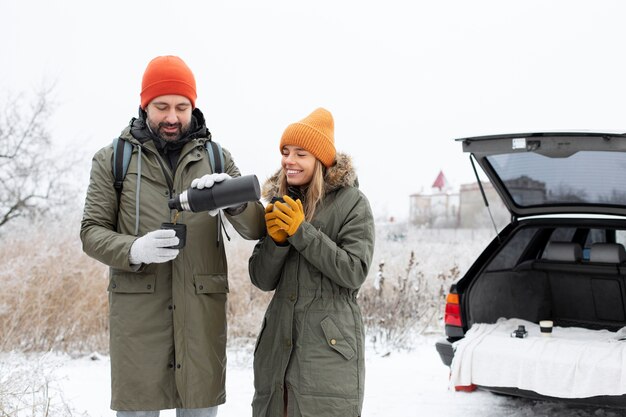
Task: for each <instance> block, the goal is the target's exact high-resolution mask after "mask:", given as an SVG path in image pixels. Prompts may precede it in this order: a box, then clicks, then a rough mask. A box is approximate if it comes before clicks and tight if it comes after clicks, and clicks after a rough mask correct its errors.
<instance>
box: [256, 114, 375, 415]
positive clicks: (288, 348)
mask: <svg viewBox="0 0 626 417" xmlns="http://www.w3.org/2000/svg"><path fill="white" fill-rule="evenodd" d="M279 148H280V151H281V153H282V158H281V169H280V170H279V171H278V172H277V173H276V174H275V175H274V176H273V177H272V178H270V179H269V180H268V181H267V182H266V184H265V195H264V197H265V198H267V199H268V200H270V199H271V200H272V201H275V200H282V201H276V202H275V203H270V204H268V205H267V207H266V210H265V213H266V214H265V224H266V227H267V233H268V236H266V237H264V238H262V239H261V240H260V241H259V243H258V244H257V245H256V246H255V248H254V251H253V253H252V256H251V257H250V262H249V270H250V277H251V279H252V283H253V284H254V285H255V286H257V287H258V288H259V289H261V290H263V291H274V297H273V299H272V302H271V303H270V305H269V306H268V308H267V311H266V313H265V317H264V319H263V324H262V329H261V332H260V333H259V336H258V338H257V342H256V347H255V358H254V387H255V394H254V399H253V402H252V408H253V415H254V416H255V417H277V416H288V417H299V416H303V415H316V416H320V417H326V416H328V417H330V416H339V415H340V416H345V417H356V416H360V415H361V409H362V407H363V395H364V382H365V367H364V341H365V336H364V333H365V331H364V327H363V319H362V317H361V310H360V307H359V305H358V303H357V294H358V291H359V289H360V287H361V285H362V284H363V282H364V281H365V278H366V277H367V275H368V271H369V266H370V262H371V260H372V256H373V250H374V219H373V216H372V212H371V210H370V206H369V202H368V200H367V198H366V197H365V196H364V195H363V193H361V191H359V189H358V183H357V181H356V172H355V170H354V168H353V167H352V163H351V160H350V158H349V157H348V156H347V155H345V154H342V153H336V151H335V144H334V121H333V117H332V115H331V114H330V112H329V111H327V110H326V109H323V108H318V109H316V110H314V111H313V112H312V113H311V114H309V115H308V116H307V117H305V118H304V119H302V120H300V121H299V122H296V123H292V124H290V125H289V126H288V127H287V128H286V129H285V131H284V132H283V135H282V138H281V140H280V145H279Z"/></svg>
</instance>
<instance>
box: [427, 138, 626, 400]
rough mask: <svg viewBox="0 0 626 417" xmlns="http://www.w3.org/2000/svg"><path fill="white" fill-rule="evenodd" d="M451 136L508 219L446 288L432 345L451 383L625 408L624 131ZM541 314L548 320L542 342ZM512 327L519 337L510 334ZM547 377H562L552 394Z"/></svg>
mask: <svg viewBox="0 0 626 417" xmlns="http://www.w3.org/2000/svg"><path fill="white" fill-rule="evenodd" d="M458 140H459V141H461V142H462V144H463V150H464V151H465V152H468V153H470V154H471V159H472V160H473V161H476V162H477V163H478V164H479V165H480V167H481V168H482V170H483V171H484V173H485V174H486V175H487V177H488V178H489V180H490V182H491V184H492V185H493V186H494V187H495V189H496V190H497V192H498V194H499V196H500V197H501V199H502V201H503V202H504V204H505V206H506V207H507V209H508V210H509V212H510V213H511V222H510V223H509V224H508V225H507V226H506V227H505V228H504V229H502V230H501V231H500V232H499V233H498V234H497V237H496V238H495V239H494V240H493V241H492V242H491V243H490V244H489V245H488V247H487V248H486V249H485V250H484V251H483V253H482V254H481V255H480V256H479V257H478V258H477V259H476V261H475V262H474V264H473V265H472V266H471V267H470V268H469V270H468V271H467V272H466V274H465V275H464V276H463V277H462V278H461V279H460V280H459V281H458V282H456V283H454V284H453V285H452V288H451V290H450V295H449V297H448V299H447V303H446V314H445V324H446V336H447V338H446V339H444V340H440V341H439V342H438V343H437V350H438V351H439V353H440V356H441V358H442V360H443V362H444V363H446V364H448V365H450V366H451V383H452V384H453V385H454V386H455V387H456V388H457V389H458V388H459V387H460V388H464V387H465V388H467V387H468V386H470V387H471V386H474V385H478V386H481V387H484V388H487V389H489V390H492V391H496V392H501V393H507V394H513V395H519V396H527V397H533V398H554V399H559V400H566V401H567V400H570V401H572V402H579V403H584V404H596V405H604V406H606V405H610V406H618V407H626V395H625V394H626V379H624V378H622V373H624V372H626V369H625V370H624V371H622V362H623V360H622V359H621V358H622V357H626V249H624V245H625V244H626V181H624V178H626V136H625V135H623V134H610V133H584V132H583V133H567V132H561V133H530V134H511V135H498V136H484V137H474V138H463V139H458ZM477 177H478V174H477ZM479 184H480V179H479ZM541 320H552V321H553V323H554V331H555V334H554V335H553V337H552V338H550V339H546V338H544V337H543V336H542V335H541V334H540V333H539V330H538V324H537V323H539V322H540V321H541ZM519 323H524V324H525V325H526V326H527V327H528V328H529V333H528V337H527V338H524V339H518V338H513V337H511V331H512V330H515V328H510V326H513V324H519ZM520 340H522V341H520ZM622 340H623V341H622ZM613 342H614V343H613ZM568 352H569V353H568ZM572 352H574V353H572ZM625 366H626V365H625ZM546 369H547V370H548V371H549V372H546ZM470 374H471V375H470ZM537 375H542V378H537ZM553 375H563V376H567V377H568V378H570V379H568V380H566V381H565V382H566V383H565V384H561V386H560V387H558V389H557V385H559V382H563V378H561V379H560V380H554V381H550V378H552V377H553ZM622 380H623V381H622ZM546 381H548V382H546ZM607 381H608V383H607ZM457 382H458V385H457V384H456V383H457ZM468 384H469V385H468Z"/></svg>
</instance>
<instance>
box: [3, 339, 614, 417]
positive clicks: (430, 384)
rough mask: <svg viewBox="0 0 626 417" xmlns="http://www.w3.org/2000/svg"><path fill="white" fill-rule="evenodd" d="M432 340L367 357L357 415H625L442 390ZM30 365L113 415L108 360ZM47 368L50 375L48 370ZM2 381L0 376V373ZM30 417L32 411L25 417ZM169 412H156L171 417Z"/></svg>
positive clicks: (443, 374) (234, 352)
mask: <svg viewBox="0 0 626 417" xmlns="http://www.w3.org/2000/svg"><path fill="white" fill-rule="evenodd" d="M435 340H436V337H434V336H429V337H423V338H420V339H418V342H416V346H415V347H414V349H412V350H411V351H393V352H385V353H380V352H376V351H374V350H373V349H368V351H367V352H366V385H365V402H364V410H363V416H365V417H383V416H384V417H390V416H391V417H393V416H402V417H405V416H444V417H445V416H464V417H479V416H480V417H485V416H487V417H490V416H493V417H495V416H498V417H501V416H515V417H526V416H528V417H530V416H557V417H565V416H567V417H591V416H593V417H617V416H622V415H626V412H623V411H620V410H615V409H608V408H607V409H603V408H596V407H594V408H585V407H572V406H566V405H564V404H560V403H552V402H542V401H532V400H526V399H519V398H511V397H505V396H500V395H495V394H492V393H489V392H483V391H475V392H472V393H460V392H452V391H449V390H448V368H447V367H446V366H444V365H443V364H442V363H441V360H440V359H439V356H438V354H437V353H436V351H435V348H434V342H435ZM228 358H229V359H228V360H229V362H228V371H227V401H226V404H225V405H223V406H221V407H220V409H219V413H218V415H219V416H220V417H242V416H249V415H250V414H251V407H250V402H251V400H252V395H253V386H252V357H251V352H250V348H249V347H243V348H229V352H228ZM36 359H37V360H36V361H35V362H37V363H38V365H37V366H39V367H40V368H41V367H44V368H45V369H46V372H45V373H46V375H47V376H46V378H47V379H48V380H50V381H51V382H50V390H49V395H50V397H52V403H53V405H54V404H55V403H60V402H62V403H64V404H66V405H67V406H68V407H70V408H71V409H72V415H73V416H90V417H113V416H115V412H113V411H111V410H110V409H109V396H110V386H109V384H110V379H109V365H110V363H109V358H108V356H100V355H98V354H92V355H88V356H84V357H81V358H77V359H72V358H70V357H69V356H67V355H53V354H47V355H43V356H42V355H40V356H38V357H37V358H36ZM20 362H21V363H22V366H24V363H32V362H33V358H32V357H26V356H25V355H21V354H4V355H1V356H0V371H1V370H2V369H5V370H6V369H8V368H7V367H8V366H9V363H10V365H11V367H12V368H13V369H14V368H15V366H20V365H17V364H18V363H20ZM50 370H52V372H50ZM0 380H1V376H0ZM29 415H32V414H29ZM174 415H175V414H174V412H173V411H172V410H167V411H164V412H162V413H161V416H163V417H173V416H174Z"/></svg>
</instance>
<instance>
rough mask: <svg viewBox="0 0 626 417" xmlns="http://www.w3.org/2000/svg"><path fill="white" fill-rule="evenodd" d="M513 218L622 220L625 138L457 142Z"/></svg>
mask: <svg viewBox="0 0 626 417" xmlns="http://www.w3.org/2000/svg"><path fill="white" fill-rule="evenodd" d="M456 140H457V141H460V142H462V145H463V151H464V152H468V153H470V154H471V155H472V156H473V158H475V160H476V161H477V162H478V164H479V165H480V166H481V168H482V169H483V171H484V172H485V174H486V175H487V177H488V178H489V180H490V181H491V183H492V185H493V186H494V188H495V189H496V191H497V192H498V194H499V195H500V197H501V198H502V200H503V202H504V204H505V205H506V207H507V208H508V210H509V211H510V212H511V214H512V215H513V216H514V217H516V218H519V217H525V216H532V215H545V214H573V213H578V214H607V215H622V216H623V215H626V134H624V133H599V132H597V133H596V132H545V133H542V132H540V133H522V134H506V135H492V136H476V137H468V138H460V139H456Z"/></svg>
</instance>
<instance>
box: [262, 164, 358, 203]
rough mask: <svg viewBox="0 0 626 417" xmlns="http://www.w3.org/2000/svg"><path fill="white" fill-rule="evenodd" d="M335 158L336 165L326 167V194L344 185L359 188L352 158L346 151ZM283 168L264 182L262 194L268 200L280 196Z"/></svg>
mask: <svg viewBox="0 0 626 417" xmlns="http://www.w3.org/2000/svg"><path fill="white" fill-rule="evenodd" d="M335 160H336V162H335V165H333V166H331V167H330V168H326V174H325V175H324V194H328V193H330V192H332V191H335V190H337V189H339V188H344V187H357V188H358V186H359V184H358V179H357V176H356V171H355V170H354V167H353V165H352V158H351V157H350V156H349V155H347V154H345V153H341V152H337V156H336V158H335ZM281 170H282V168H281V169H279V170H278V171H276V172H275V173H274V175H272V176H271V177H269V178H268V179H267V180H266V181H265V183H263V187H262V189H261V196H262V197H263V198H264V199H266V200H267V201H270V200H271V199H272V198H273V197H279V193H278V190H279V183H278V175H279V174H280V171H281Z"/></svg>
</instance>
